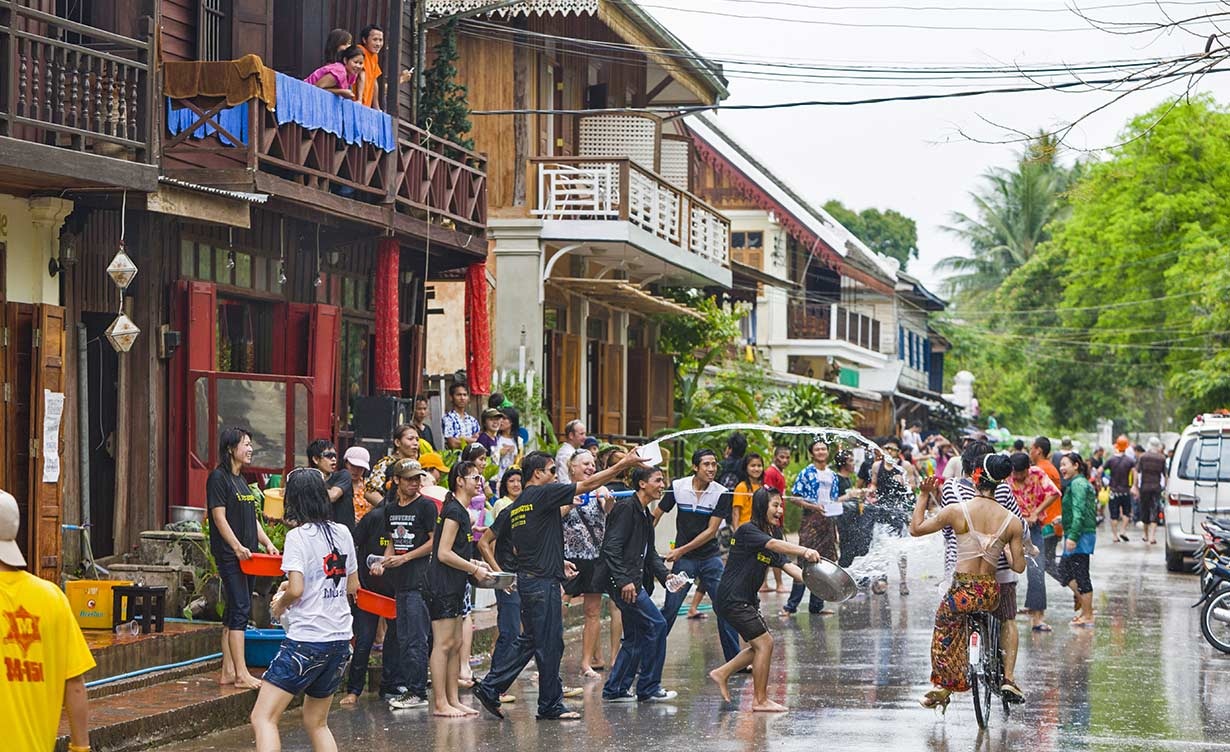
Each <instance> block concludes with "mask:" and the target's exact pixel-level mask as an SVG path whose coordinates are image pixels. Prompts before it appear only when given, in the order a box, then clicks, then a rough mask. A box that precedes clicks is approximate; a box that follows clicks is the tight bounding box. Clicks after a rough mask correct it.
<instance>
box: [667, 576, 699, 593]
mask: <svg viewBox="0 0 1230 752" xmlns="http://www.w3.org/2000/svg"><path fill="white" fill-rule="evenodd" d="M692 582H693V580H692V575H690V574H688V573H687V572H675V573H674V574H672V575H671V576H670V577H667V578H666V589H667V590H668V591H670V592H672V593H678V592H679V591H680V590H683V589H684V588H685V587H687V586H688V585H691V584H692Z"/></svg>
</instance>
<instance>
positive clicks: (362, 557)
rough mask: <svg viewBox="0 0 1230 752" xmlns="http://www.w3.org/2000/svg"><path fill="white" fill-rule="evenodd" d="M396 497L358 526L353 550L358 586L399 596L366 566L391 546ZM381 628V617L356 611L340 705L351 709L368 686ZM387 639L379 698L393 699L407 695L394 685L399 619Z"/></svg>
mask: <svg viewBox="0 0 1230 752" xmlns="http://www.w3.org/2000/svg"><path fill="white" fill-rule="evenodd" d="M394 493H396V491H394ZM396 503H397V501H396V497H393V496H391V497H390V499H389V500H388V501H387V502H382V503H380V504H379V505H377V506H376V507H374V508H373V509H371V510H370V511H369V512H368V513H367V514H365V515H363V519H361V520H359V523H358V524H357V525H355V529H354V549H355V555H356V556H358V557H359V586H360V587H362V588H363V589H364V590H370V591H372V592H373V593H379V594H380V595H387V596H388V597H390V598H392V597H395V596H396V593H395V592H394V590H393V585H392V583H390V582H388V578H386V577H381V576H376V575H374V574H372V572H371V570H370V569H368V567H367V563H366V562H367V557H369V556H384V552H385V549H387V548H388V545H389V535H388V530H387V529H386V525H387V524H388V522H387V520H386V518H385V514H384V513H385V510H386V509H387V508H388V505H390V504H396ZM379 626H380V616H379V615H377V614H373V613H371V612H369V611H364V610H362V609H355V610H354V656H353V657H352V658H351V660H350V678H349V680H348V681H347V683H346V696H345V697H343V698H342V702H341V704H342V705H344V706H352V705H354V704H355V703H356V702H357V701H358V698H359V696H360V695H362V694H363V686H364V684H366V683H367V664H368V659H369V658H370V657H371V653H372V644H373V643H374V642H375V641H376V631H377V628H378V627H379ZM385 640H386V641H387V643H388V644H389V645H390V648H389V650H386V651H385V652H384V655H383V657H382V662H383V666H382V667H381V672H380V697H381V698H382V699H384V700H386V701H387V700H392V699H394V698H396V697H401V696H402V695H403V694H405V693H406V687H404V686H402V687H398V686H397V684H395V683H394V682H396V681H400V680H402V671H401V649H400V643H398V641H397V620H396V619H392V620H390V621H389V623H388V628H387V630H386V632H385Z"/></svg>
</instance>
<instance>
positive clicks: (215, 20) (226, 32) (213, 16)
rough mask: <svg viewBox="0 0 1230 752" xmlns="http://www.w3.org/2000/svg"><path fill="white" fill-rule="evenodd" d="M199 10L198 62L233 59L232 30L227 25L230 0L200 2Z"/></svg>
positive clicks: (203, 0)
mask: <svg viewBox="0 0 1230 752" xmlns="http://www.w3.org/2000/svg"><path fill="white" fill-rule="evenodd" d="M200 3H201V4H200V7H199V8H198V10H197V22H196V23H197V35H196V38H197V50H196V57H197V59H198V60H229V59H230V58H231V39H230V34H231V29H230V25H229V24H227V23H226V18H227V16H228V15H229V9H228V8H227V7H226V6H227V5H229V4H230V3H229V2H228V0H200Z"/></svg>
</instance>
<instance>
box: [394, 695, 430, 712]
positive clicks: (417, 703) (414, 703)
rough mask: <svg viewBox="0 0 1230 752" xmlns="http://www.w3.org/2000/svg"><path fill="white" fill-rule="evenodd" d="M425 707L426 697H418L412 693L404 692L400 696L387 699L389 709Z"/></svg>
mask: <svg viewBox="0 0 1230 752" xmlns="http://www.w3.org/2000/svg"><path fill="white" fill-rule="evenodd" d="M425 707H427V698H426V697H419V696H418V695H412V694H410V693H409V692H407V693H405V694H404V695H402V696H401V697H397V698H394V699H392V700H389V708H390V709H391V710H412V709H414V708H425Z"/></svg>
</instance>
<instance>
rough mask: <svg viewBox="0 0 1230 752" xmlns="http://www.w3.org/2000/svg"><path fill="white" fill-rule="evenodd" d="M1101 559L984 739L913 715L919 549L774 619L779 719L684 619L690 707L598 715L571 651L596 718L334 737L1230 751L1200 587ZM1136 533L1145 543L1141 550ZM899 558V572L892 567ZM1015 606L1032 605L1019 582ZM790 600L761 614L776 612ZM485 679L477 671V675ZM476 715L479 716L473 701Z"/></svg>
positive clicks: (302, 742) (1118, 551)
mask: <svg viewBox="0 0 1230 752" xmlns="http://www.w3.org/2000/svg"><path fill="white" fill-rule="evenodd" d="M1101 535H1102V538H1101V539H1100V540H1099V543H1098V549H1097V552H1096V553H1095V554H1094V557H1093V566H1092V571H1093V581H1094V588H1095V601H1094V603H1095V611H1096V615H1097V625H1096V626H1095V627H1094V628H1093V629H1081V628H1072V627H1069V626H1068V625H1067V620H1068V618H1070V616H1071V612H1070V610H1069V609H1070V605H1071V598H1070V597H1069V596H1068V593H1067V591H1066V590H1063V589H1061V588H1060V587H1059V586H1058V585H1056V584H1055V583H1054V582H1051V583H1049V585H1048V587H1049V588H1050V605H1051V606H1052V607H1053V610H1052V611H1051V612H1050V618H1049V619H1048V620H1049V621H1050V622H1051V623H1052V624H1053V625H1054V628H1055V631H1054V632H1053V633H1051V634H1037V633H1032V632H1029V630H1028V628H1027V621H1025V617H1021V619H1022V621H1021V622H1020V623H1021V624H1022V626H1023V627H1025V629H1024V632H1023V634H1022V637H1021V646H1020V660H1019V662H1018V672H1017V676H1018V681H1019V682H1020V683H1021V684H1022V686H1023V687H1024V689H1025V692H1026V694H1027V696H1028V702H1027V704H1026V705H1024V706H1017V707H1015V708H1014V709H1013V712H1012V716H1011V718H1005V717H1004V715H1003V713H1002V712H1000V711H998V710H996V712H995V715H994V718H993V720H992V722H991V725H990V728H989V729H988V730H987V731H986V732H982V733H979V731H978V728H977V724H976V723H975V720H974V712H973V704H972V702H971V699H970V696H969V695H968V694H964V695H958V696H954V698H953V701H952V704H951V706H950V707H949V709H948V713H947V714H946V715H943V716H941V715H939V714H937V713H936V712H934V711H930V710H926V709H923V708H921V707H919V705H918V699H919V697H920V696H921V695H922V694H923V693H924V692H925V691H926V690H927V689H928V688H929V684H928V676H929V673H930V659H929V653H928V651H929V645H930V638H931V624H932V619H933V616H934V611H935V606H936V603H937V602H938V598H939V595H938V594H939V584H938V580H937V578H936V575H935V573H936V571H937V569H938V563H937V559H938V557H939V556H940V553H939V549H938V547H937V546H935V545H933V544H931V543H927V544H922V545H919V544H913V545H912V546H911V548H910V556H911V566H910V570H911V572H910V578H911V579H910V586H911V590H912V592H911V594H910V595H908V596H901V595H899V594H898V592H897V571H896V567H895V566H894V567H892V570H893V571H892V580H891V582H892V587H891V588H890V590H889V593H888V594H887V595H884V596H875V595H869V596H862V597H860V598H858V599H856V600H853V601H849V602H846V603H844V604H841V605H840V606H838V607H837V611H838V613H837V614H836V615H834V616H829V617H820V616H810V615H807V614H801V615H799V616H796V617H794V618H790V619H787V618H778V617H776V616H771V617H770V618H769V623H770V628H771V629H772V631H773V633H774V636H775V639H776V641H777V642H776V650H775V654H774V657H773V668H772V675H771V679H770V696H771V697H772V698H773V699H775V700H776V701H778V702H781V703H783V704H786V705H788V706H789V707H790V708H791V710H790V712H789V713H786V714H784V715H775V716H766V715H762V714H759V713H756V714H753V713H751V712H748V709H749V708H750V706H751V679H750V677H739V678H737V679H735V680H733V681H732V686H733V687H734V690H735V702H734V703H732V704H731V705H725V704H723V703H722V701H721V697H720V696H719V695H718V693H717V691H716V689H715V688H714V687H713V686H712V684H710V683H709V682H708V681H707V680H706V678H705V676H706V672H707V671H708V670H709V669H710V668H712V667H714V666H716V665H717V664H718V663H720V660H721V649H720V646H719V645H718V640H717V639H716V637H717V635H716V632H715V629H714V625H713V620H712V618H709V619H703V620H696V621H689V620H686V619H682V618H681V619H680V620H679V621H678V622H677V624H676V626H675V631H674V632H673V633H672V634H671V637H670V643H669V649H668V658H667V665H666V670H665V673H664V679H663V685H664V686H665V687H667V688H670V689H675V690H677V691H678V692H679V697H678V698H677V699H676V700H675V701H674V702H672V703H671V704H670V705H635V704H633V705H604V704H603V702H602V700H601V686H600V682H599V680H593V681H590V682H588V683H585V682H584V680H582V679H580V678H579V676H578V661H577V653H578V652H579V651H578V650H577V647H578V646H577V645H576V640H578V639H579V635H577V634H570V635H569V638H568V639H569V648H568V651H567V652H566V655H565V661H564V676H565V682H566V683H567V684H583V683H584V684H585V686H586V694H585V697H584V699H583V700H580V699H579V700H575V701H573V702H574V707H577V708H578V709H580V710H583V711H584V714H585V718H584V720H582V721H574V722H567V723H561V722H545V721H544V722H539V721H535V720H534V717H533V709H534V703H533V697H534V694H535V689H534V684H533V682H532V681H530V674H529V672H528V671H527V672H526V674H524V675H523V679H522V680H521V681H520V682H518V684H517V685H516V686H515V688H514V690H512V691H514V692H515V693H516V694H518V695H519V696H520V699H519V701H518V702H516V703H514V704H512V705H508V706H506V709H507V710H508V712H509V719H508V720H505V721H502V722H500V721H496V720H494V719H492V718H490V717H489V716H486V715H483V716H482V717H480V718H477V719H472V720H447V721H445V720H438V719H432V718H430V717H429V716H428V714H427V712H426V711H423V710H412V711H400V712H397V713H394V712H391V711H389V710H387V709H386V708H385V706H384V704H383V703H381V702H379V701H378V700H376V699H375V698H374V696H372V695H368V696H367V697H365V698H364V700H363V701H361V702H360V704H359V707H358V709H355V710H342V709H340V708H337V707H336V706H335V708H334V711H333V713H332V715H331V716H330V726H331V727H332V729H333V732H334V735H335V737H336V739H337V742H338V747H339V749H341V750H343V751H345V750H370V751H373V752H378V751H380V750H390V751H391V750H403V749H414V750H436V751H438V752H462V751H466V752H468V751H469V750H479V751H481V750H514V749H521V750H555V749H559V750H562V749H579V748H587V749H589V750H629V752H632V751H633V750H638V751H639V750H654V749H660V750H703V751H704V752H725V751H726V750H730V751H731V752H734V751H735V750H739V751H740V752H742V751H744V750H800V751H803V750H806V751H807V752H812V751H813V750H816V749H817V748H818V746H819V745H823V746H824V747H827V748H831V749H840V750H877V751H878V752H883V750H886V749H891V750H902V751H904V750H933V751H939V750H972V749H978V750H1013V751H1014V752H1027V751H1029V750H1063V751H1064V752H1066V751H1068V750H1102V749H1105V750H1115V752H1121V751H1123V750H1166V749H1175V750H1180V749H1181V750H1221V749H1226V750H1230V718H1228V717H1227V716H1228V715H1230V656H1226V655H1222V654H1221V653H1218V652H1217V651H1215V650H1213V649H1212V648H1211V647H1210V646H1209V645H1208V644H1207V643H1205V641H1204V639H1203V638H1202V637H1201V635H1200V629H1199V625H1198V623H1197V613H1198V612H1197V611H1194V610H1192V609H1190V608H1189V606H1190V605H1191V604H1192V603H1193V602H1195V600H1196V589H1197V582H1196V579H1195V576H1194V575H1185V574H1171V573H1168V572H1166V571H1165V567H1164V566H1163V561H1162V553H1161V551H1160V549H1161V546H1160V545H1158V546H1152V547H1149V546H1146V545H1145V544H1143V543H1141V542H1140V541H1139V540H1133V542H1132V543H1127V544H1115V545H1112V544H1111V543H1110V542H1109V538H1108V537H1107V536H1106V534H1105V533H1102V534H1101ZM1138 537H1139V533H1138V532H1135V531H1133V538H1134V539H1135V538H1138ZM881 558H882V559H888V560H893V559H895V557H881ZM1021 598H1022V600H1023V598H1024V583H1023V582H1022V589H1021ZM784 599H785V595H779V594H776V593H774V594H770V595H767V596H766V598H765V602H764V605H763V609H764V612H765V613H766V614H775V613H776V611H777V609H778V608H779V607H780V604H781V603H782V602H783V601H784ZM476 670H477V671H479V672H480V674H481V670H482V669H476ZM470 702H471V703H472V704H474V705H475V706H476V707H477V703H476V702H474V701H473V700H470ZM298 724H299V716H298V714H297V713H288V714H287V715H286V716H285V717H284V719H283V723H282V731H283V744H284V748H285V749H287V750H306V749H308V748H309V747H308V745H307V743H306V738H305V736H304V735H303V733H302V731H301V730H300V728H299V726H298ZM251 746H252V735H251V731H250V729H248V728H240V729H232V730H230V731H223V732H220V733H218V734H214V735H211V736H207V737H203V738H201V739H198V740H194V741H192V742H187V743H181V744H177V745H172V746H169V747H166V748H165V749H168V750H170V749H174V750H185V751H188V750H191V751H192V752H203V751H204V750H234V749H244V748H248V749H250V748H251Z"/></svg>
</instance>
